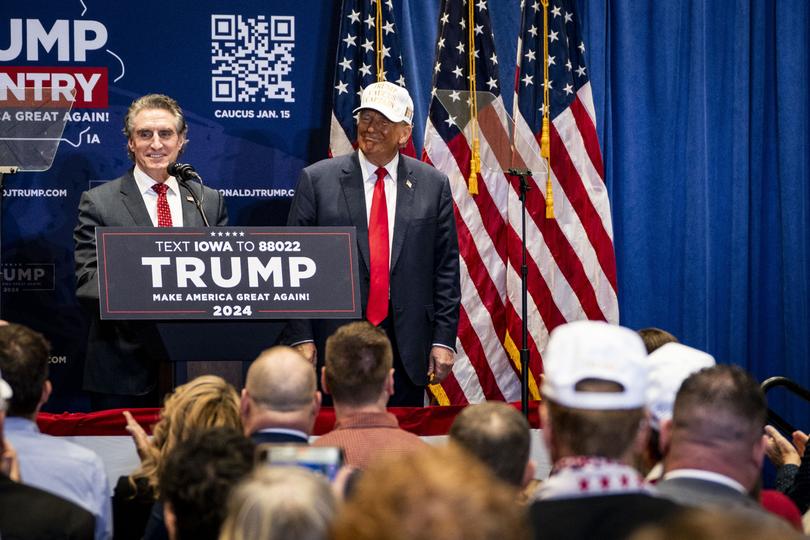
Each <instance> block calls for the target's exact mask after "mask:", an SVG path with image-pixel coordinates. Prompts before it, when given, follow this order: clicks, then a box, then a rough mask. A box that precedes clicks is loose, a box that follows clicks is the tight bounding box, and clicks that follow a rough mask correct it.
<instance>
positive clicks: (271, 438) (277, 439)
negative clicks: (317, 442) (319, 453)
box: [250, 431, 309, 445]
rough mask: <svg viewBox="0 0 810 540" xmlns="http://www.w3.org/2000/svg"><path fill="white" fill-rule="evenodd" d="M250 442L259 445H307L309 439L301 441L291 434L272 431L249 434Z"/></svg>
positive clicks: (301, 439)
mask: <svg viewBox="0 0 810 540" xmlns="http://www.w3.org/2000/svg"><path fill="white" fill-rule="evenodd" d="M250 440H251V441H253V442H254V443H256V444H257V445H259V444H309V439H303V438H301V437H298V436H296V435H295V434H293V433H283V432H274V431H257V432H255V433H251V434H250Z"/></svg>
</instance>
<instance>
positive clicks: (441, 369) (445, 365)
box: [428, 345, 455, 384]
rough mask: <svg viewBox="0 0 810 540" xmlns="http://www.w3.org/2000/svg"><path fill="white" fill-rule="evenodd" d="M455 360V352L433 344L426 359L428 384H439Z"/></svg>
mask: <svg viewBox="0 0 810 540" xmlns="http://www.w3.org/2000/svg"><path fill="white" fill-rule="evenodd" d="M453 362H455V353H454V352H453V351H452V350H450V349H448V348H447V347H439V346H438V345H434V346H433V347H432V348H431V349H430V360H429V361H428V384H439V383H440V382H442V381H443V380H444V379H445V377H447V376H448V375H449V374H450V371H451V370H452V369H453Z"/></svg>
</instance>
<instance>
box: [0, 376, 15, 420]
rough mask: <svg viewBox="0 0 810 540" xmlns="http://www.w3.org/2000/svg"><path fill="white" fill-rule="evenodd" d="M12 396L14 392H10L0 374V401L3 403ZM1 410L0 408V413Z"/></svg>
mask: <svg viewBox="0 0 810 540" xmlns="http://www.w3.org/2000/svg"><path fill="white" fill-rule="evenodd" d="M12 395H14V392H12V391H11V387H10V386H9V385H8V383H7V382H6V381H4V380H3V374H2V373H0V400H3V401H5V400H7V399H11V396H12ZM2 410H3V408H2V407H0V411H2Z"/></svg>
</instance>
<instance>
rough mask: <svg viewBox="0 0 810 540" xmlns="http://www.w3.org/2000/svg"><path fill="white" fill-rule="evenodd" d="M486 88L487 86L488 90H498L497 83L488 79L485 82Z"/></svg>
mask: <svg viewBox="0 0 810 540" xmlns="http://www.w3.org/2000/svg"><path fill="white" fill-rule="evenodd" d="M487 86H489V89H490V90H494V89H496V88H498V81H496V80H495V79H493V78H492V77H490V78H489V80H488V81H487Z"/></svg>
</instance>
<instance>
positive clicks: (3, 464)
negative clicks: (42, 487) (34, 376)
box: [0, 370, 20, 481]
mask: <svg viewBox="0 0 810 540" xmlns="http://www.w3.org/2000/svg"><path fill="white" fill-rule="evenodd" d="M13 394H14V393H13V392H12V391H11V387H10V386H9V385H8V383H7V382H6V381H5V380H3V373H2V370H0V475H4V476H8V477H11V478H12V479H13V480H15V481H19V479H20V471H19V465H18V463H17V457H16V454H15V453H14V452H13V451H11V450H10V449H8V448H7V447H6V442H5V438H4V437H3V426H4V424H5V420H6V410H7V409H8V402H9V401H10V400H11V396H12V395H13Z"/></svg>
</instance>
